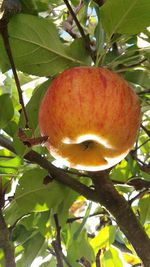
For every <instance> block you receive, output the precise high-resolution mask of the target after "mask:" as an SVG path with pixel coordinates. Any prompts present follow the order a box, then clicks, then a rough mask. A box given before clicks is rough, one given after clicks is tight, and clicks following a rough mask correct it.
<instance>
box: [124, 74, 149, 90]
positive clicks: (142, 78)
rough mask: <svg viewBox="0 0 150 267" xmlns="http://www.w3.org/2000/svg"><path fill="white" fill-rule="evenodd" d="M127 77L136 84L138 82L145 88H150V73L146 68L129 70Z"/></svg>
mask: <svg viewBox="0 0 150 267" xmlns="http://www.w3.org/2000/svg"><path fill="white" fill-rule="evenodd" d="M125 79H126V80H127V81H129V82H132V83H134V84H138V85H141V86H143V87H145V88H149V84H150V73H149V71H148V70H146V69H142V70H134V71H129V72H126V74H125Z"/></svg>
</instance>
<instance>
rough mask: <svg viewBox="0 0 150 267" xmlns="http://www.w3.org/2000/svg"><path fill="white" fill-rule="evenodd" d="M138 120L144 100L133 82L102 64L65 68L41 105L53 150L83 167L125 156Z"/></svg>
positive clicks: (44, 132) (100, 167)
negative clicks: (132, 86) (98, 65)
mask: <svg viewBox="0 0 150 267" xmlns="http://www.w3.org/2000/svg"><path fill="white" fill-rule="evenodd" d="M139 125H140V104H139V100H138V97H137V96H136V94H135V93H134V91H133V89H132V88H131V86H130V85H129V84H128V83H127V82H126V81H125V80H124V79H123V78H121V77H120V76H119V75H117V74H115V73H113V72H112V71H110V70H108V69H105V68H98V67H75V68H71V69H68V70H66V71H64V72H63V73H61V74H60V75H59V76H58V77H57V78H55V79H54V80H53V82H52V83H51V85H50V87H49V88H48V90H47V92H46V94H45V96H44V98H43V100H42V102H41V106H40V111H39V127H40V131H41V134H42V135H44V136H45V135H46V136H48V141H47V148H48V150H49V151H50V153H51V155H52V156H54V158H56V159H61V160H62V162H63V163H64V164H65V165H66V166H68V167H73V168H76V169H79V170H88V171H98V170H104V169H108V168H110V167H112V166H114V165H115V164H117V163H118V162H120V161H121V160H122V159H123V158H124V157H125V156H126V155H127V154H128V153H129V151H130V150H131V149H132V147H133V145H134V142H135V140H136V136H137V132H138V129H139Z"/></svg>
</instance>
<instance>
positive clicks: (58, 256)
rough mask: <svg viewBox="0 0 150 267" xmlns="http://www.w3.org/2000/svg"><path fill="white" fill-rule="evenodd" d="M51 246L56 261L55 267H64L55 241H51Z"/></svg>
mask: <svg viewBox="0 0 150 267" xmlns="http://www.w3.org/2000/svg"><path fill="white" fill-rule="evenodd" d="M52 246H53V248H54V251H55V255H56V259H57V267H64V264H63V259H62V253H61V250H60V247H59V244H58V242H57V240H53V241H52Z"/></svg>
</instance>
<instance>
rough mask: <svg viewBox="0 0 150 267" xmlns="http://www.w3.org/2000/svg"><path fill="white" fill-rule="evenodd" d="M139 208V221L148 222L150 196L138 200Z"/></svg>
mask: <svg viewBox="0 0 150 267" xmlns="http://www.w3.org/2000/svg"><path fill="white" fill-rule="evenodd" d="M139 210H140V220H141V223H142V224H146V223H150V196H147V197H144V198H142V199H140V200H139Z"/></svg>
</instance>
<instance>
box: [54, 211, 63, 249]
mask: <svg viewBox="0 0 150 267" xmlns="http://www.w3.org/2000/svg"><path fill="white" fill-rule="evenodd" d="M54 221H55V226H56V233H57V235H56V240H57V243H58V245H59V247H60V249H61V250H62V248H61V237H60V233H61V226H60V225H59V221H58V215H57V214H56V213H55V214H54Z"/></svg>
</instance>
